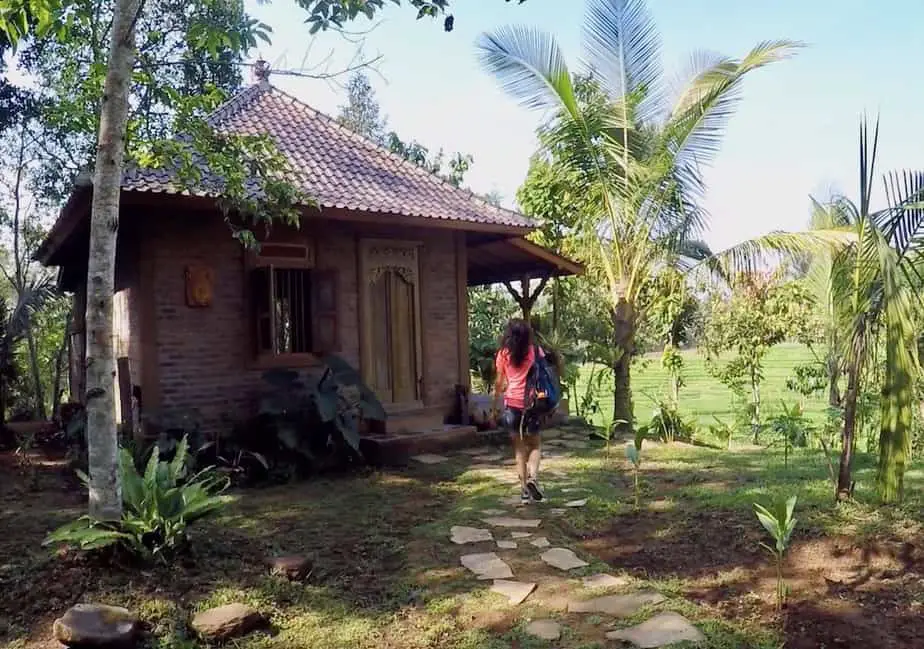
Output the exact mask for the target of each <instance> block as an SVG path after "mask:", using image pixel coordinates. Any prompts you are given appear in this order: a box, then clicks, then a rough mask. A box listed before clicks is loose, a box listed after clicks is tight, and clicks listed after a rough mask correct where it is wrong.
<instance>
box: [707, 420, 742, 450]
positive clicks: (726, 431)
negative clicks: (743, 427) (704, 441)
mask: <svg viewBox="0 0 924 649" xmlns="http://www.w3.org/2000/svg"><path fill="white" fill-rule="evenodd" d="M712 418H713V419H715V423H714V424H710V425H709V432H710V433H711V434H712V436H713V437H714V438H715V439H717V440H718V441H719V442H721V443H722V444H724V445H725V448H726V449H730V448H731V441H732V437H734V435H735V433H736V432H737V430H738V427H737V426H736V425H735V424H729V423H728V422H727V421H722V420H721V419H719V418H718V417H716V416H715V415H713V416H712Z"/></svg>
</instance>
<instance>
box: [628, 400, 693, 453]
mask: <svg viewBox="0 0 924 649" xmlns="http://www.w3.org/2000/svg"><path fill="white" fill-rule="evenodd" d="M639 429H640V430H641V431H642V434H643V436H645V437H655V438H657V439H659V440H661V441H662V442H664V443H665V444H671V443H673V442H676V441H679V442H691V441H693V436H694V434H695V433H696V425H695V424H694V423H693V422H691V421H689V420H687V419H684V418H683V417H682V416H681V415H680V413H679V412H678V411H677V408H675V407H674V406H673V404H670V403H667V402H664V401H662V402H660V403H658V407H657V408H655V410H654V413H653V414H652V417H651V421H650V422H648V423H647V424H645V425H644V426H640V427H639Z"/></svg>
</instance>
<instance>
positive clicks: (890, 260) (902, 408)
mask: <svg viewBox="0 0 924 649" xmlns="http://www.w3.org/2000/svg"><path fill="white" fill-rule="evenodd" d="M878 143H879V123H878V121H877V122H876V125H875V127H874V129H873V131H872V133H870V130H869V128H868V125H867V123H866V120H865V119H864V120H863V121H862V122H861V125H860V160H859V163H860V165H859V166H860V195H859V200H858V201H857V202H854V201H852V200H850V199H849V198H847V197H846V196H835V197H833V198H832V199H831V200H829V201H828V202H827V203H824V204H822V203H819V202H818V201H816V200H814V199H813V208H814V209H813V225H816V226H818V227H825V228H830V227H836V228H844V229H849V230H850V231H852V232H853V233H854V237H853V242H852V243H851V244H850V245H848V246H846V247H843V248H842V249H840V250H838V251H836V252H833V253H828V254H820V255H819V254H816V255H815V256H814V257H813V260H812V266H811V267H810V270H809V274H808V280H809V283H810V285H811V286H813V287H814V289H815V293H816V295H817V296H819V298H820V301H821V304H822V306H823V308H824V310H825V320H826V324H825V330H826V344H827V348H828V349H827V356H826V359H827V362H828V367H829V381H830V382H831V384H832V385H831V388H830V389H831V394H832V395H834V394H837V393H838V390H837V380H838V378H839V377H840V375H841V373H842V372H843V373H845V374H846V376H847V385H846V388H845V391H844V395H843V409H844V427H843V432H842V436H841V443H842V447H841V459H840V467H839V472H838V483H837V492H836V495H837V499H838V500H844V499H846V498H849V497H850V495H851V491H852V484H853V483H852V477H851V476H852V473H851V465H852V460H853V447H854V438H855V436H856V427H857V402H858V398H859V395H860V394H861V392H862V391H863V385H864V382H865V381H867V380H868V375H867V374H866V373H865V370H866V369H867V368H869V367H870V366H871V365H872V364H873V363H875V362H876V339H877V337H878V336H879V335H884V336H885V348H886V358H885V366H884V370H885V371H884V374H885V381H884V384H883V385H882V400H881V416H880V432H879V471H878V476H877V490H878V492H879V495H880V498H881V499H882V500H883V501H884V502H892V501H895V500H900V499H901V497H902V491H903V479H904V470H905V461H906V458H907V457H908V455H909V452H910V428H911V420H912V407H913V400H914V395H913V383H914V377H915V376H916V373H917V372H918V371H919V366H918V353H917V332H916V327H915V318H914V315H915V314H914V306H915V305H914V288H913V287H914V286H920V285H921V274H920V269H919V265H920V262H921V259H922V258H921V251H922V244H921V241H920V236H921V234H922V233H924V232H922V230H924V172H916V171H906V172H901V173H896V172H892V173H889V174H886V176H885V177H884V179H883V180H884V183H885V187H886V202H887V207H885V208H884V209H882V210H878V211H871V209H870V203H871V199H872V186H873V182H874V174H875V168H876V154H877V150H878ZM831 399H832V400H833V399H834V396H832V397H831Z"/></svg>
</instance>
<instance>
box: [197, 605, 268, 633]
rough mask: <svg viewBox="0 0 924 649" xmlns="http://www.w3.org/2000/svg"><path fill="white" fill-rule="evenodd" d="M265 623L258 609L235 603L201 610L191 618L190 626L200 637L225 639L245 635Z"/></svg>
mask: <svg viewBox="0 0 924 649" xmlns="http://www.w3.org/2000/svg"><path fill="white" fill-rule="evenodd" d="M265 623H266V618H264V617H263V615H261V614H260V612H259V611H257V610H256V609H254V608H252V607H250V606H248V605H246V604H241V603H236V604H226V605H225V606H218V607H216V608H210V609H209V610H207V611H202V612H201V613H199V614H197V615H196V616H195V617H194V618H193V619H192V623H191V626H192V628H193V630H194V631H195V632H196V633H197V634H199V636H200V637H202V638H205V639H208V640H227V639H229V638H236V637H239V636H242V635H246V634H248V633H250V632H251V631H253V630H254V629H256V628H258V627H260V626H263V625H264V624H265Z"/></svg>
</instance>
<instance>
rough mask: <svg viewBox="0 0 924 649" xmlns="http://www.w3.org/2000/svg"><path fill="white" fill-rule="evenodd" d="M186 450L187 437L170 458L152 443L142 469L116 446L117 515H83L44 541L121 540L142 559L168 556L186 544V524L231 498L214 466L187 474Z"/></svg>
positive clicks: (85, 544) (87, 543) (85, 546)
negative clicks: (118, 477) (112, 518)
mask: <svg viewBox="0 0 924 649" xmlns="http://www.w3.org/2000/svg"><path fill="white" fill-rule="evenodd" d="M188 452H189V446H188V442H187V440H186V438H185V437H184V438H183V439H182V440H181V441H180V443H179V445H178V447H177V450H176V454H175V455H174V456H173V459H172V460H170V461H169V462H165V461H161V460H160V459H159V458H160V451H159V449H158V448H157V447H156V446H155V447H154V449H153V450H152V452H151V457H150V459H149V460H148V462H147V465H146V466H145V470H144V473H143V474H140V473H138V470H137V468H136V467H135V463H134V460H133V458H132V454H131V452H130V451H128V450H127V449H120V454H119V469H120V473H121V479H122V505H123V508H122V518H121V520H119V521H115V522H109V521H99V520H96V519H94V518H93V517H91V516H81V517H80V518H78V519H77V520H76V521H74V522H73V523H69V524H67V525H64V526H63V527H60V528H59V529H57V530H55V531H54V532H52V533H51V534H49V535H48V537H47V538H46V539H45V541H44V543H43V545H67V546H76V547H77V548H79V549H81V550H85V551H88V550H97V549H100V548H105V547H110V546H114V545H120V546H122V547H124V548H126V549H127V550H129V551H130V552H131V553H132V554H134V555H136V556H139V557H141V558H143V559H159V560H163V561H166V560H168V559H169V558H171V557H172V556H173V555H174V554H175V553H176V552H177V551H178V550H180V549H181V548H182V547H183V546H184V545H185V544H186V542H187V540H188V528H189V526H190V525H192V524H193V523H195V522H196V521H198V520H201V519H203V518H205V517H207V516H210V515H213V514H215V513H216V512H217V511H219V510H220V509H221V508H222V507H224V506H225V505H226V504H227V503H228V502H229V501H230V497H229V496H225V495H222V492H223V491H224V490H225V489H226V488H227V486H228V480H227V479H226V478H223V477H221V476H220V475H218V474H217V473H216V472H215V469H214V468H213V467H209V468H207V469H204V470H203V471H200V472H199V473H197V474H195V475H192V476H188V475H187V473H188V468H187V467H188V463H187V456H188ZM78 475H79V476H80V479H81V480H82V481H83V483H84V484H85V485H87V487H88V488H89V485H90V479H89V477H88V476H87V475H86V474H85V473H82V472H80V473H78Z"/></svg>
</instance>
